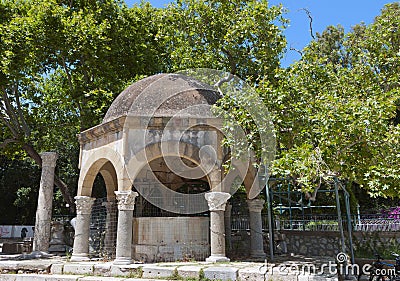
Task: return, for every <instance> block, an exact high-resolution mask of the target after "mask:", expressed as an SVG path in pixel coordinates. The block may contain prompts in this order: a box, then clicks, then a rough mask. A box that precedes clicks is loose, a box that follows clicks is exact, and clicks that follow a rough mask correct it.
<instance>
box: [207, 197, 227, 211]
mask: <svg viewBox="0 0 400 281" xmlns="http://www.w3.org/2000/svg"><path fill="white" fill-rule="evenodd" d="M204 196H205V198H206V200H207V203H208V208H209V209H210V211H225V205H226V202H227V201H228V199H229V198H231V195H230V194H229V193H226V192H207V193H206V194H204Z"/></svg>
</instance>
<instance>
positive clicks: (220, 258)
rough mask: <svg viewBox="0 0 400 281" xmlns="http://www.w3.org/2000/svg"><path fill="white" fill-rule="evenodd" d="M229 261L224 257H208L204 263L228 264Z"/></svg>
mask: <svg viewBox="0 0 400 281" xmlns="http://www.w3.org/2000/svg"><path fill="white" fill-rule="evenodd" d="M229 261H230V259H228V258H227V257H224V256H209V257H208V258H206V262H229Z"/></svg>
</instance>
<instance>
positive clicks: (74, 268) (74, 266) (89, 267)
mask: <svg viewBox="0 0 400 281" xmlns="http://www.w3.org/2000/svg"><path fill="white" fill-rule="evenodd" d="M93 272H94V263H93V262H86V263H72V262H69V263H66V264H64V268H63V273H64V274H93Z"/></svg>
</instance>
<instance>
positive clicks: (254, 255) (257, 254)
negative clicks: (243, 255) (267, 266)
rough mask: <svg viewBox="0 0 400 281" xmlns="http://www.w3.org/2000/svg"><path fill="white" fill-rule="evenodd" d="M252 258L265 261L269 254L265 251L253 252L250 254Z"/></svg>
mask: <svg viewBox="0 0 400 281" xmlns="http://www.w3.org/2000/svg"><path fill="white" fill-rule="evenodd" d="M250 257H251V258H252V259H260V260H264V259H265V258H266V257H267V254H266V253H264V251H253V252H251V253H250Z"/></svg>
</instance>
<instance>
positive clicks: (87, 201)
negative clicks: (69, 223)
mask: <svg viewBox="0 0 400 281" xmlns="http://www.w3.org/2000/svg"><path fill="white" fill-rule="evenodd" d="M94 200H95V198H91V197H89V196H75V204H76V225H75V238H74V251H73V253H72V257H71V261H85V260H89V232H90V214H91V212H92V206H93V203H94Z"/></svg>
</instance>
